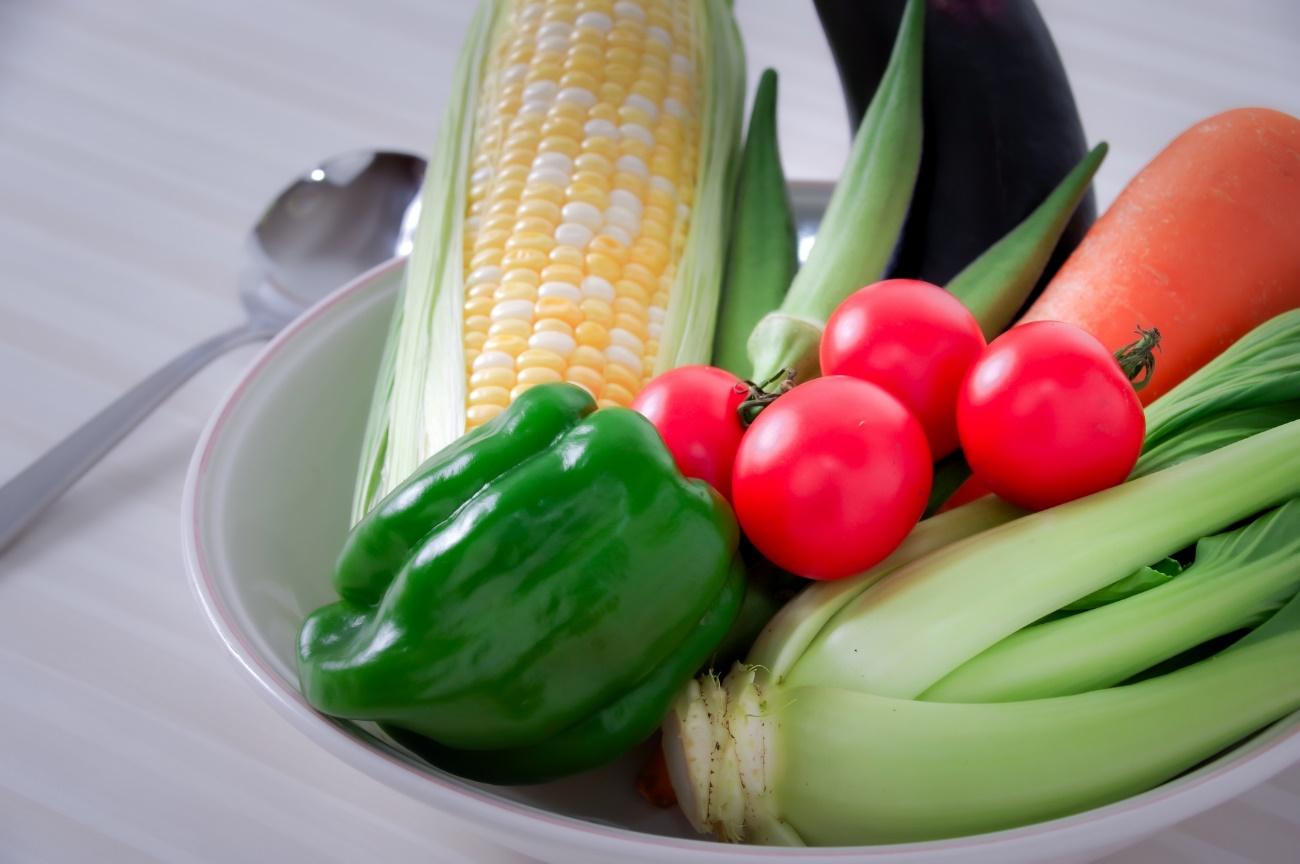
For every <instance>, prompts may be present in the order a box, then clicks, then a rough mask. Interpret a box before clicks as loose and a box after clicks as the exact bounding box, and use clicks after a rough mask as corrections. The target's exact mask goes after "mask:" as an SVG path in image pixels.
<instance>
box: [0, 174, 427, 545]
mask: <svg viewBox="0 0 1300 864" xmlns="http://www.w3.org/2000/svg"><path fill="white" fill-rule="evenodd" d="M424 169H425V163H424V160H423V159H421V158H420V157H418V156H412V155H410V154H407V153H397V152H387V151H366V150H358V151H354V152H351V153H345V154H343V155H340V156H335V157H333V158H331V159H328V160H326V161H324V162H322V163H320V164H319V165H317V166H315V167H314V168H312V169H310V170H309V171H307V172H305V173H304V174H303V175H302V176H300V177H298V178H297V179H296V180H294V181H293V182H292V183H290V184H289V185H288V186H287V187H285V189H284V190H283V191H282V192H281V193H280V194H279V195H277V196H276V198H275V199H274V200H273V201H272V202H271V204H270V205H269V206H268V207H267V208H266V210H265V211H264V212H263V214H262V216H261V218H260V219H258V221H257V224H256V225H254V226H253V229H252V231H251V232H250V234H249V238H248V242H247V252H248V257H249V261H248V265H247V266H246V267H245V268H244V271H243V273H242V274H241V277H240V283H241V284H240V300H241V302H242V303H243V305H244V309H245V311H246V312H247V313H248V320H246V321H245V322H244V323H243V324H241V325H239V326H238V327H235V328H233V329H231V330H228V331H226V332H225V333H219V334H217V335H216V336H213V337H212V338H210V339H208V340H206V341H204V342H202V343H200V344H199V345H196V346H195V347H194V348H191V349H190V350H189V351H187V352H185V353H184V354H182V355H181V356H179V357H177V358H176V359H175V360H173V361H171V362H170V363H168V364H167V365H166V366H164V367H163V368H161V369H159V370H158V371H157V372H155V373H154V374H152V375H150V376H149V377H148V378H146V379H145V380H143V381H141V382H140V383H139V384H137V385H136V386H135V387H133V388H132V389H130V390H128V391H127V392H126V393H124V394H123V395H122V396H120V397H119V398H118V399H117V400H116V401H115V402H113V403H112V404H110V405H109V406H108V407H106V408H104V409H103V410H101V411H100V412H99V413H98V414H96V415H95V416H94V417H92V418H91V419H90V420H89V421H87V422H86V423H85V424H83V425H82V426H81V427H80V428H79V429H77V430H76V431H75V432H73V433H72V434H71V435H69V436H68V437H67V438H65V439H63V441H62V442H60V443H59V444H57V445H55V446H54V447H53V448H52V449H51V450H49V451H48V452H46V453H45V455H43V456H41V457H40V458H38V459H37V460H36V461H35V462H33V463H32V464H31V465H29V466H28V467H26V468H24V469H23V470H22V471H20V472H19V473H18V474H16V475H15V476H14V477H13V478H12V479H10V480H9V481H8V482H6V483H5V484H4V485H3V486H0V551H2V550H4V549H5V547H7V546H8V545H9V544H10V543H12V542H13V541H14V540H15V539H16V538H17V537H18V535H19V534H21V533H22V532H23V531H24V530H25V529H26V528H27V526H29V525H30V524H31V523H32V522H33V521H34V520H35V518H36V517H37V516H38V515H39V514H40V513H41V512H42V511H44V510H45V509H46V508H47V507H49V506H50V504H52V503H54V501H55V500H56V499H58V497H59V496H60V495H62V494H63V493H64V492H66V491H67V490H68V488H69V487H71V486H72V484H73V483H75V482H76V481H77V480H78V479H79V478H80V477H81V476H82V475H83V474H85V473H86V472H87V471H88V470H90V468H91V467H92V466H93V465H95V463H97V462H98V461H99V460H100V459H102V458H103V457H104V455H105V454H107V453H108V452H109V451H110V450H112V449H113V447H114V446H115V445H116V444H117V442H119V441H121V440H122V439H123V438H124V437H126V434H127V433H128V432H130V431H131V430H132V429H134V428H135V427H136V426H137V425H139V423H140V422H141V421H142V420H144V418H145V417H147V416H149V414H150V413H152V412H153V410H154V409H155V408H157V407H158V406H159V405H160V404H162V402H163V400H165V399H166V398H167V397H168V396H169V395H171V394H172V393H173V392H175V390H176V389H177V388H178V387H180V385H182V384H184V383H185V382H186V381H188V380H189V379H190V378H191V377H193V375H194V374H195V373H196V372H198V371H199V370H200V369H202V368H203V367H204V366H206V365H208V363H210V362H212V360H214V359H216V358H217V357H219V356H221V355H222V354H224V353H226V352H227V351H229V350H231V349H232V348H235V347H238V346H240V345H246V344H248V343H250V342H258V341H262V340H265V339H269V338H270V337H272V336H274V335H275V334H276V333H278V332H279V331H280V330H281V329H283V328H284V326H285V325H286V324H288V323H289V322H290V321H292V320H293V319H294V318H296V317H297V316H298V315H299V314H300V313H301V312H302V311H303V310H305V309H306V308H307V307H309V306H311V305H312V304H313V303H315V302H316V301H317V300H320V299H321V298H323V297H324V296H325V295H327V294H329V293H330V292H331V291H333V290H334V289H336V288H338V287H339V286H341V285H344V284H346V283H348V282H350V281H351V280H352V279H354V278H356V277H357V276H359V275H361V274H362V273H365V272H367V271H369V270H371V269H373V268H374V267H376V266H377V265H379V264H382V263H384V262H385V261H388V260H391V259H393V258H398V257H401V256H403V255H405V254H406V253H407V252H409V251H410V245H411V235H412V233H413V232H414V230H415V223H416V221H417V218H418V210H419V192H420V185H421V184H422V183H423V180H424Z"/></svg>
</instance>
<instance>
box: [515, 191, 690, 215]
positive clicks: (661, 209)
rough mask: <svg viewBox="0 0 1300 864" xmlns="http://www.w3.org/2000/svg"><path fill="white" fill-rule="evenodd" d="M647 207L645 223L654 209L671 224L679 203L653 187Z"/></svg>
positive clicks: (647, 200) (648, 194) (646, 202)
mask: <svg viewBox="0 0 1300 864" xmlns="http://www.w3.org/2000/svg"><path fill="white" fill-rule="evenodd" d="M645 205H646V206H645V212H644V213H642V214H641V220H642V222H643V223H644V222H645V220H646V219H649V218H650V214H651V210H652V209H654V210H656V215H657V216H658V218H659V219H660V220H661V221H663V222H671V221H672V217H671V216H669V215H668V214H669V213H670V212H671V211H672V209H673V208H674V207H676V206H677V201H676V199H675V198H674V197H673V195H672V193H670V192H669V191H668V190H666V189H661V188H659V187H658V186H655V185H651V186H650V190H649V191H648V192H646V197H645ZM521 209H522V208H521ZM660 214H661V215H660Z"/></svg>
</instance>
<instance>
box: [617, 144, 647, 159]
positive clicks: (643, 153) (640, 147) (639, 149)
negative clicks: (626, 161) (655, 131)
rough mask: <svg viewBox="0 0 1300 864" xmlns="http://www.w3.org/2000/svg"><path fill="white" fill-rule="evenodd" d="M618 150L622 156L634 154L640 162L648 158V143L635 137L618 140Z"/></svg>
mask: <svg viewBox="0 0 1300 864" xmlns="http://www.w3.org/2000/svg"><path fill="white" fill-rule="evenodd" d="M618 152H619V153H620V154H622V155H624V156H635V157H636V158H638V159H640V160H641V161H642V162H648V161H649V160H650V145H649V144H647V143H645V142H644V141H641V140H639V139H637V138H624V139H623V140H622V141H620V142H618Z"/></svg>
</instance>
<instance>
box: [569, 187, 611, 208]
mask: <svg viewBox="0 0 1300 864" xmlns="http://www.w3.org/2000/svg"><path fill="white" fill-rule="evenodd" d="M564 197H565V198H566V199H568V200H569V201H581V202H582V203H584V204H590V205H591V206H592V207H595V208H596V209H597V210H603V209H605V208H606V207H608V206H609V194H608V193H607V192H606V190H605V189H603V188H601V187H600V186H595V185H593V184H591V183H570V184H569V185H568V187H566V188H565V190H564Z"/></svg>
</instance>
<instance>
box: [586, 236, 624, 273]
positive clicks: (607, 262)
mask: <svg viewBox="0 0 1300 864" xmlns="http://www.w3.org/2000/svg"><path fill="white" fill-rule="evenodd" d="M592 242H595V241H594V240H593V241H592ZM586 262H587V272H588V273H590V274H591V275H593V276H599V277H600V278H602V279H604V280H606V281H607V282H613V281H615V280H617V279H619V278H620V277H621V276H622V275H623V268H622V267H621V266H619V263H618V262H617V261H615V260H614V259H613V258H611V257H609V256H608V255H606V254H604V253H603V252H588V253H587V257H586Z"/></svg>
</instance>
